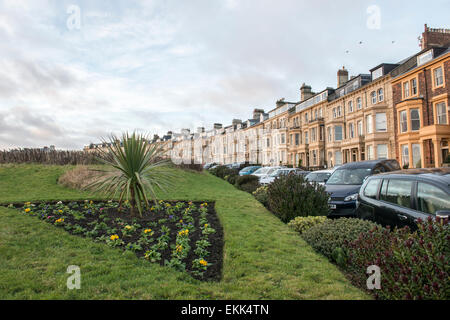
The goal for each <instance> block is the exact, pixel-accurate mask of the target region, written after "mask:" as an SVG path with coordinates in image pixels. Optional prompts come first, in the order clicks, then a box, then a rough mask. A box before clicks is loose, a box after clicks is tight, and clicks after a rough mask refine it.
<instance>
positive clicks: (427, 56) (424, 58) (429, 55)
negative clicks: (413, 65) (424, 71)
mask: <svg viewBox="0 0 450 320" xmlns="http://www.w3.org/2000/svg"><path fill="white" fill-rule="evenodd" d="M431 59H433V50H428V51H427V52H425V53H422V54H421V55H420V56H418V57H417V66H421V65H423V64H425V63H427V62H428V61H431Z"/></svg>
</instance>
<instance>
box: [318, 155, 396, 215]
mask: <svg viewBox="0 0 450 320" xmlns="http://www.w3.org/2000/svg"><path fill="white" fill-rule="evenodd" d="M399 169H400V165H399V164H398V162H397V160H391V159H385V160H368V161H360V162H351V163H347V164H344V165H342V166H340V167H339V168H337V169H336V170H335V171H334V172H333V174H332V175H331V176H330V178H329V179H328V180H327V182H326V184H325V189H326V191H327V192H328V193H329V194H330V200H329V206H330V215H329V216H330V217H354V216H355V215H356V199H357V197H358V193H359V189H360V188H361V185H362V184H363V182H364V179H366V178H367V177H368V176H370V175H374V174H378V173H383V172H389V171H394V170H399Z"/></svg>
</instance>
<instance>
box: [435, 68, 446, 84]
mask: <svg viewBox="0 0 450 320" xmlns="http://www.w3.org/2000/svg"><path fill="white" fill-rule="evenodd" d="M433 75H434V86H435V87H439V86H440V85H442V84H443V83H444V76H443V74H442V67H439V68H437V69H434V70H433Z"/></svg>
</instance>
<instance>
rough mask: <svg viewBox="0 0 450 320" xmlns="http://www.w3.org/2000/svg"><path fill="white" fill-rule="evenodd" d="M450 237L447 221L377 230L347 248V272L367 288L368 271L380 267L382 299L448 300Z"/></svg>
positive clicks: (378, 291)
mask: <svg viewBox="0 0 450 320" xmlns="http://www.w3.org/2000/svg"><path fill="white" fill-rule="evenodd" d="M449 241H450V234H449V225H448V220H447V219H445V220H440V221H435V220H434V219H431V218H429V219H428V220H427V221H418V229H417V231H416V232H414V233H410V230H409V228H407V227H406V228H402V229H395V230H393V231H391V232H390V231H389V230H388V229H382V228H379V227H377V228H374V229H373V230H372V231H371V232H369V233H363V234H361V235H360V236H359V238H358V239H356V240H355V241H352V242H350V243H347V244H346V245H345V246H344V247H345V248H346V250H347V254H348V264H347V272H348V274H349V275H350V277H351V278H352V280H353V281H354V282H356V283H357V284H358V285H360V286H361V287H366V280H367V275H366V269H367V267H368V266H370V265H377V266H378V267H380V272H381V289H380V290H376V291H375V294H376V296H377V297H378V298H380V299H449V298H450V282H449V280H448V279H449V276H450V261H449V260H450V259H449V257H450V252H449V251H450V245H449Z"/></svg>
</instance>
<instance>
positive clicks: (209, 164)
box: [203, 162, 217, 170]
mask: <svg viewBox="0 0 450 320" xmlns="http://www.w3.org/2000/svg"><path fill="white" fill-rule="evenodd" d="M215 165H217V163H215V162H211V163H207V164H205V165H204V166H203V169H205V170H208V169H211V168H212V167H214V166H215Z"/></svg>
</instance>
